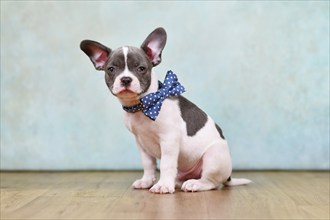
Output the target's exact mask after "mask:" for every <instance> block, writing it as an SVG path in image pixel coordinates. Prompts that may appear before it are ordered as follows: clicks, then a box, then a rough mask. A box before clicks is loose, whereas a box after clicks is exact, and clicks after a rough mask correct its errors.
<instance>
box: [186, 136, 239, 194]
mask: <svg viewBox="0 0 330 220" xmlns="http://www.w3.org/2000/svg"><path fill="white" fill-rule="evenodd" d="M202 167H203V171H202V177H201V178H200V179H190V180H187V181H186V182H184V183H183V185H182V187H181V189H182V190H183V191H186V192H196V191H204V190H211V189H215V188H217V187H219V185H220V184H221V183H224V182H226V180H227V179H228V178H229V177H230V175H231V171H232V164H231V159H230V153H229V150H228V146H227V144H226V143H225V142H224V143H220V142H218V143H215V144H213V145H212V146H210V147H209V148H208V149H207V151H206V152H205V154H204V155H203V166H202Z"/></svg>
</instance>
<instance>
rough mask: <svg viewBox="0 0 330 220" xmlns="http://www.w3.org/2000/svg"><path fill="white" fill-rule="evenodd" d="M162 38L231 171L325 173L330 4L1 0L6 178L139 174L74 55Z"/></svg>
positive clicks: (108, 102) (98, 90)
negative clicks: (219, 139) (89, 46)
mask: <svg viewBox="0 0 330 220" xmlns="http://www.w3.org/2000/svg"><path fill="white" fill-rule="evenodd" d="M158 26H163V27H165V28H166V30H167V32H168V42H167V46H166V48H165V50H164V53H163V63H162V64H161V65H160V66H159V67H157V68H156V69H155V71H156V72H157V73H158V74H159V76H160V78H163V77H164V75H165V73H166V71H167V70H168V69H172V70H173V71H174V72H176V73H177V74H178V75H179V79H180V81H181V82H182V83H183V84H184V85H185V87H186V88H187V92H186V94H185V96H186V97H188V98H189V99H191V100H192V101H194V102H195V103H196V104H197V105H199V106H200V107H202V108H203V109H204V110H205V111H206V112H208V113H209V115H211V116H212V117H213V118H214V119H215V120H216V121H217V122H218V123H219V124H220V126H221V127H222V128H223V130H224V134H225V136H226V138H227V139H228V141H229V144H230V147H231V153H232V157H233V161H234V168H236V169H251V168H253V169H268V168H271V169H285V168H290V169H327V168H329V2H328V1H316V2H314V1H311V2H309V1H295V2H289V1H279V2H276V1H272V2H263V1H256V2H249V1H247V2H242V1H238V2H227V1H224V2H206V3H205V2H154V3H152V2H151V3H146V2H101V1H96V2H94V1H93V2H62V1H59V2H57V1H50V2H39V1H36V2H34V1H27V2H21V1H12V2H9V1H1V169H139V168H141V163H140V159H139V155H138V151H137V149H136V147H135V144H134V138H133V136H132V135H131V134H130V133H129V132H128V131H127V130H126V129H125V127H124V125H123V122H122V114H123V112H122V110H121V107H120V105H119V103H118V101H117V100H116V99H115V98H114V97H112V96H111V95H110V92H109V91H108V89H107V87H106V85H105V83H104V76H103V74H102V73H101V72H96V71H95V70H94V67H93V66H92V64H91V63H90V61H89V60H88V58H87V57H86V56H85V54H83V53H82V52H81V51H80V49H79V43H80V41H81V40H83V39H93V40H97V41H100V42H102V43H104V44H106V45H108V46H110V47H112V48H114V49H115V48H117V47H119V46H122V45H136V46H138V45H140V44H141V43H142V41H143V40H144V39H145V37H146V36H147V35H148V34H149V33H150V32H151V31H152V30H153V29H154V28H156V27H158Z"/></svg>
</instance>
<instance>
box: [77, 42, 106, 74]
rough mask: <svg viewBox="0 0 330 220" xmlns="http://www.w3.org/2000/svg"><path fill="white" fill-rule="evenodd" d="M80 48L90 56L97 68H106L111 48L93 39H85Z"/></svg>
mask: <svg viewBox="0 0 330 220" xmlns="http://www.w3.org/2000/svg"><path fill="white" fill-rule="evenodd" d="M80 49H81V50H82V51H84V53H85V54H86V55H87V56H89V59H91V61H92V63H93V64H94V66H95V69H97V70H104V65H105V63H106V62H107V60H108V58H109V55H110V53H111V49H110V48H108V47H106V46H104V45H102V44H100V43H98V42H96V41H91V40H83V41H81V43H80Z"/></svg>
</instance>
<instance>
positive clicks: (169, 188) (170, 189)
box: [149, 183, 175, 194]
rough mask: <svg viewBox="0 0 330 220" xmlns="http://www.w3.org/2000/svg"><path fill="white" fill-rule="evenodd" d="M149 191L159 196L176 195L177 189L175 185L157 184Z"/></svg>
mask: <svg viewBox="0 0 330 220" xmlns="http://www.w3.org/2000/svg"><path fill="white" fill-rule="evenodd" d="M149 191H150V192H152V193H157V194H165V193H174V192H175V187H174V184H162V183H157V184H155V185H154V186H153V187H151V189H149Z"/></svg>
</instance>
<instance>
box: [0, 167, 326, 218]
mask: <svg viewBox="0 0 330 220" xmlns="http://www.w3.org/2000/svg"><path fill="white" fill-rule="evenodd" d="M140 175H141V172H48V173H47V172H42V173H37V172H27V173H24V172H23V173H17V172H16V173H15V172H14V173H12V172H2V173H1V216H0V217H1V218H0V219H329V196H330V194H329V172H236V173H234V175H233V176H234V177H235V176H236V177H246V178H249V179H251V180H253V181H254V183H253V184H250V185H248V186H238V187H232V188H229V187H224V188H219V189H218V190H213V191H208V192H199V193H185V192H181V191H180V190H177V191H176V193H175V194H171V195H155V194H152V193H149V192H148V191H147V190H133V189H131V187H130V185H131V183H132V182H133V180H135V179H136V178H138V177H140Z"/></svg>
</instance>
